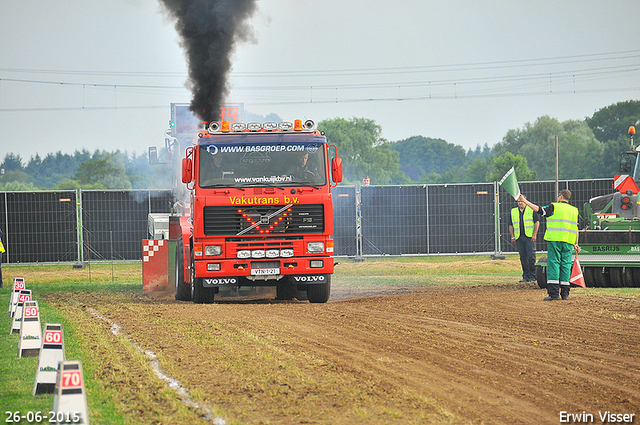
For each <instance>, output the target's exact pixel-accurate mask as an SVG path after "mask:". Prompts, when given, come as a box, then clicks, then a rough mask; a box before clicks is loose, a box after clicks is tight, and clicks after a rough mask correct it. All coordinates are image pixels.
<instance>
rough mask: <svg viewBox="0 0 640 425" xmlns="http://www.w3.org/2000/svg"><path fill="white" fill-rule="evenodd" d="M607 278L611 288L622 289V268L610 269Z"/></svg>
mask: <svg viewBox="0 0 640 425" xmlns="http://www.w3.org/2000/svg"><path fill="white" fill-rule="evenodd" d="M609 278H610V280H611V286H612V287H613V288H622V287H623V286H624V285H623V284H622V267H611V268H610V269H609Z"/></svg>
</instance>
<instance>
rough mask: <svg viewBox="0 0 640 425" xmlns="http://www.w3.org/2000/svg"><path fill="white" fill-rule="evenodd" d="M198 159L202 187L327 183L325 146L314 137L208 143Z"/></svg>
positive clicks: (241, 139) (201, 145) (240, 139)
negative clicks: (275, 140)
mask: <svg viewBox="0 0 640 425" xmlns="http://www.w3.org/2000/svg"><path fill="white" fill-rule="evenodd" d="M323 140H324V139H323ZM201 143H202V139H201ZM198 156H199V165H198V167H199V175H200V182H199V184H200V187H202V188H213V187H252V186H260V187H265V186H276V187H277V186H324V185H325V184H326V180H327V172H326V167H325V163H326V161H325V146H324V143H323V142H322V141H319V140H317V138H316V137H314V136H307V137H306V138H304V139H303V138H300V137H296V138H295V140H291V141H289V140H287V141H285V140H283V138H281V139H279V140H278V141H277V142H274V141H272V140H269V141H266V140H264V139H263V140H261V141H255V142H254V141H251V142H247V141H246V138H245V137H238V139H237V140H236V141H235V142H234V141H228V140H226V141H225V142H223V143H219V142H217V141H216V140H211V141H209V140H207V143H206V144H205V143H202V144H200V146H199V155H198Z"/></svg>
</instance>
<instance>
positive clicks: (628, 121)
mask: <svg viewBox="0 0 640 425" xmlns="http://www.w3.org/2000/svg"><path fill="white" fill-rule="evenodd" d="M639 124H640V101H626V102H619V103H616V104H613V105H610V106H607V107H605V108H602V109H600V110H598V111H597V112H595V113H594V114H593V116H592V117H587V118H585V119H584V120H569V121H564V122H560V121H558V120H557V119H555V118H552V117H549V116H546V115H545V116H542V117H539V118H538V119H537V120H536V121H535V122H533V123H526V124H525V125H524V126H523V127H522V128H519V129H512V130H508V131H507V133H506V134H505V136H504V137H503V139H502V141H500V142H498V143H496V144H495V145H494V146H493V147H490V146H488V145H486V144H485V145H484V146H479V145H478V146H476V148H475V149H468V150H466V149H465V148H463V147H462V146H459V145H455V144H452V143H448V142H447V141H445V140H442V139H434V138H429V137H424V136H413V137H410V138H407V139H404V140H399V141H396V142H389V141H387V140H386V139H384V138H383V137H382V136H381V135H382V128H381V127H380V126H379V125H378V124H376V123H375V121H373V120H370V119H367V118H351V119H345V118H335V119H331V120H324V121H321V122H319V123H318V129H319V130H320V131H323V132H324V133H325V135H326V137H327V140H328V141H329V142H330V143H332V144H335V145H336V146H337V147H338V152H339V154H340V156H341V157H342V159H343V166H344V176H345V181H344V184H355V183H358V182H360V181H361V179H362V177H363V176H365V175H368V176H370V177H371V180H372V183H373V184H416V183H418V184H441V183H480V182H490V181H496V180H499V179H500V178H501V177H502V176H503V175H504V173H505V172H506V171H507V170H508V169H509V168H511V167H512V166H513V167H515V169H516V175H517V176H518V179H519V180H520V181H527V180H535V179H539V180H551V179H553V178H554V177H555V138H556V136H557V137H558V145H559V159H558V161H559V178H560V179H589V178H607V177H612V176H613V175H614V174H615V173H616V172H617V171H618V161H619V158H620V154H621V153H623V152H625V151H626V150H629V149H630V141H629V136H628V135H627V130H628V128H629V126H631V125H635V126H637V125H639ZM169 167H170V166H169V165H156V166H151V165H149V161H148V157H147V155H146V153H144V154H141V155H137V154H135V153H133V154H129V153H127V152H120V151H115V152H106V151H99V150H96V151H95V152H93V153H90V152H89V151H87V150H82V151H75V152H74V154H73V155H70V154H63V153H62V152H57V153H55V154H54V153H50V154H47V156H45V157H44V158H42V157H40V156H39V155H36V156H35V157H32V158H31V159H30V160H29V161H28V162H27V163H26V164H25V163H24V162H23V160H22V158H20V156H19V155H15V154H13V153H7V154H6V155H5V157H4V160H3V161H2V163H0V168H1V169H3V170H4V174H2V175H1V176H0V190H5V191H8V190H37V189H57V190H69V189H78V188H82V189H166V188H170V187H172V184H173V181H172V180H173V170H171V169H170V168H169Z"/></svg>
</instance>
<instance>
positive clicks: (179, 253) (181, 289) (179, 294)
mask: <svg viewBox="0 0 640 425" xmlns="http://www.w3.org/2000/svg"><path fill="white" fill-rule="evenodd" d="M175 298H176V300H178V301H191V288H190V287H189V285H188V284H186V283H185V282H184V245H183V243H182V236H180V237H179V238H178V242H177V243H176V288H175Z"/></svg>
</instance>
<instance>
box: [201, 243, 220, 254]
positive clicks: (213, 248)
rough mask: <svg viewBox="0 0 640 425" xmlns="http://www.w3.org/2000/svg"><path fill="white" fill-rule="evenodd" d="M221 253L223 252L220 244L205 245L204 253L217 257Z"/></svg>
mask: <svg viewBox="0 0 640 425" xmlns="http://www.w3.org/2000/svg"><path fill="white" fill-rule="evenodd" d="M220 254H222V247H221V246H220V245H207V246H205V247H204V255H207V256H209V257H216V256H218V255H220Z"/></svg>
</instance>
